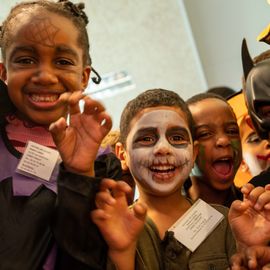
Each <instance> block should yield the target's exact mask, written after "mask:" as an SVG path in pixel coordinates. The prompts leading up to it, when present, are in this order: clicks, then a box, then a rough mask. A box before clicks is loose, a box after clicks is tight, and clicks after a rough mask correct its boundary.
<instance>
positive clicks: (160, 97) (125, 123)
mask: <svg viewBox="0 0 270 270" xmlns="http://www.w3.org/2000/svg"><path fill="white" fill-rule="evenodd" d="M159 106H170V107H175V108H179V109H181V110H182V111H183V112H184V114H185V115H186V119H187V122H188V126H189V129H190V132H191V135H192V138H193V126H194V125H193V119H192V116H191V113H190V111H189V109H188V107H187V105H186V103H185V101H184V100H183V99H182V98H181V97H180V96H179V95H178V94H177V93H176V92H174V91H170V90H165V89H150V90H146V91H145V92H143V93H141V94H139V95H138V96H137V97H136V98H134V99H132V100H130V101H129V102H128V103H127V105H126V106H125V108H124V110H123V112H122V114H121V119H120V138H119V141H120V142H121V143H122V144H123V145H124V146H125V143H126V139H127V136H128V134H129V132H130V129H131V126H130V123H131V121H132V119H133V118H134V117H135V116H136V115H137V114H138V113H139V112H140V111H142V110H143V109H146V108H152V107H159Z"/></svg>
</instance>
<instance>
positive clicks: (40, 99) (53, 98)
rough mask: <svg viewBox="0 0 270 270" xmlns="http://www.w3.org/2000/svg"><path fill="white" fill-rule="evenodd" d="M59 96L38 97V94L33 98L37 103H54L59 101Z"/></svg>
mask: <svg viewBox="0 0 270 270" xmlns="http://www.w3.org/2000/svg"><path fill="white" fill-rule="evenodd" d="M58 97H59V96H58V95H49V96H48V95H46V96H45V95H37V94H32V95H31V98H32V99H33V101H35V102H54V101H56V100H57V99H58Z"/></svg>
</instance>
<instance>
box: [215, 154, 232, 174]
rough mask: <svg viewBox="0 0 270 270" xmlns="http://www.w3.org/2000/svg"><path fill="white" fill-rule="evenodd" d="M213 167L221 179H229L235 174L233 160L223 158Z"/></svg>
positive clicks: (216, 161)
mask: <svg viewBox="0 0 270 270" xmlns="http://www.w3.org/2000/svg"><path fill="white" fill-rule="evenodd" d="M212 167H213V169H214V171H215V173H216V174H218V175H219V176H220V177H228V176H230V175H231V174H232V172H233V160H232V158H221V159H217V160H215V161H214V162H213V164H212Z"/></svg>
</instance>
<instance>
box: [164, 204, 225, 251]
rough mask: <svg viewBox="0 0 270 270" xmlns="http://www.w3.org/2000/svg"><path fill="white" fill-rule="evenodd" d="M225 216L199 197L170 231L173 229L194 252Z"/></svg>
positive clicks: (179, 239) (177, 236) (179, 238)
mask: <svg viewBox="0 0 270 270" xmlns="http://www.w3.org/2000/svg"><path fill="white" fill-rule="evenodd" d="M223 218H224V216H223V215H222V214H221V213H220V212H219V211H217V210H216V209H215V208H214V207H212V206H211V205H209V204H207V203H206V202H204V201H203V200H201V199H198V200H197V201H196V202H195V203H194V204H193V205H192V207H191V208H190V209H189V210H188V211H187V212H186V213H185V214H184V215H183V216H182V217H181V218H180V219H178V220H177V221H176V222H175V223H174V224H173V225H172V227H171V228H170V229H169V231H173V232H174V237H175V238H176V239H177V240H178V241H179V242H180V243H182V244H183V245H184V246H186V247H187V248H188V249H189V250H190V251H192V252H193V251H195V250H196V248H197V247H198V246H199V245H200V244H201V243H202V242H203V241H204V240H205V239H206V238H207V236H208V235H209V234H210V233H211V232H212V231H213V230H214V229H215V228H216V227H217V225H218V224H219V223H220V222H221V221H222V219H223Z"/></svg>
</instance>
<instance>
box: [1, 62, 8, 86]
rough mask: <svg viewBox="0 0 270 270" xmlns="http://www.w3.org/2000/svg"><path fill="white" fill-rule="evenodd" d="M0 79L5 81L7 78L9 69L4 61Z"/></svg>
mask: <svg viewBox="0 0 270 270" xmlns="http://www.w3.org/2000/svg"><path fill="white" fill-rule="evenodd" d="M0 79H1V80H2V81H4V82H5V81H6V80H7V70H6V67H5V66H4V64H3V63H0Z"/></svg>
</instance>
